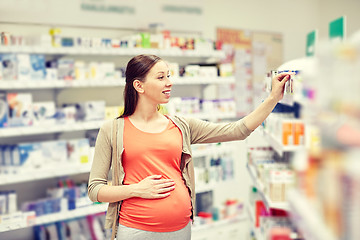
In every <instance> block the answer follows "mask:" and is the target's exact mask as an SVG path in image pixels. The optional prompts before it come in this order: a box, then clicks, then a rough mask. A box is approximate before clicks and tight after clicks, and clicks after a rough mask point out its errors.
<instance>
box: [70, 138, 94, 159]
mask: <svg viewBox="0 0 360 240" xmlns="http://www.w3.org/2000/svg"><path fill="white" fill-rule="evenodd" d="M66 148H67V160H68V161H69V162H71V163H72V164H87V163H89V153H90V144H89V139H87V138H82V139H73V140H67V141H66Z"/></svg>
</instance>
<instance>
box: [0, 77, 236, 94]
mask: <svg viewBox="0 0 360 240" xmlns="http://www.w3.org/2000/svg"><path fill="white" fill-rule="evenodd" d="M171 80H172V82H173V84H174V85H200V84H230V83H234V82H235V77H174V78H171ZM123 86H125V78H121V79H106V80H92V79H87V80H28V81H21V80H4V81H2V82H1V86H0V90H3V91H9V90H27V89H29V90H30V89H67V88H92V87H94V88H95V87H123Z"/></svg>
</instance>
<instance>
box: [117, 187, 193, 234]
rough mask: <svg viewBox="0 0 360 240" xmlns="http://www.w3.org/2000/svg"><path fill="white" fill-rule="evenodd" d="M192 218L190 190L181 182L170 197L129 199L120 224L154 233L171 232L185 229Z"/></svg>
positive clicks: (122, 207)
mask: <svg viewBox="0 0 360 240" xmlns="http://www.w3.org/2000/svg"><path fill="white" fill-rule="evenodd" d="M190 216H191V201H190V195H189V192H188V189H187V188H186V186H185V184H184V183H183V182H182V181H181V182H180V183H179V182H177V183H176V184H175V189H174V190H173V191H172V192H171V194H170V196H168V197H165V198H160V199H143V198H129V199H127V200H124V201H123V203H122V205H121V210H120V224H122V225H125V226H127V227H132V228H137V229H141V230H146V231H154V232H170V231H176V230H179V229H181V228H183V227H185V226H186V225H187V224H188V223H189V221H190Z"/></svg>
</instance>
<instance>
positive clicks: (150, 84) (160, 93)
mask: <svg viewBox="0 0 360 240" xmlns="http://www.w3.org/2000/svg"><path fill="white" fill-rule="evenodd" d="M169 77H170V73H169V67H168V65H167V64H166V63H165V62H164V61H159V62H158V63H156V64H155V65H154V66H153V67H152V68H151V70H150V71H149V73H148V74H147V76H146V78H145V81H144V83H143V89H144V92H143V96H145V97H146V98H147V99H148V100H149V101H152V102H154V104H165V103H168V102H169V99H170V91H171V87H172V82H171V81H170V79H169Z"/></svg>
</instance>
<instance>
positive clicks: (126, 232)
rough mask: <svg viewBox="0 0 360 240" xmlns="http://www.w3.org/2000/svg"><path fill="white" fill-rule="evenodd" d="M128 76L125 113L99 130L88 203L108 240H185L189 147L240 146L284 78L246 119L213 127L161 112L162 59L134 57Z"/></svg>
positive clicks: (167, 91) (166, 85) (190, 202)
mask: <svg viewBox="0 0 360 240" xmlns="http://www.w3.org/2000/svg"><path fill="white" fill-rule="evenodd" d="M125 75H126V85H125V90H124V113H123V114H122V115H121V116H119V117H118V118H116V119H114V120H113V121H108V122H106V123H105V124H104V125H103V126H102V127H101V128H100V131H99V134H98V137H97V140H96V145H95V155H94V160H93V165H92V168H91V171H90V177H89V187H88V193H89V197H90V199H91V200H92V201H94V202H95V201H96V202H108V203H109V208H108V211H107V215H106V222H105V227H106V228H111V227H112V228H113V231H112V239H114V237H115V236H117V239H121V240H127V239H132V240H137V239H141V240H145V239H149V240H162V239H172V240H190V239H191V222H192V219H193V217H194V207H195V205H194V204H195V179H194V165H193V160H192V152H191V144H195V143H217V142H225V141H234V140H242V139H245V138H246V137H247V136H249V135H250V133H251V132H252V131H253V130H254V129H255V128H257V127H258V126H259V125H260V124H261V123H262V122H263V121H264V120H265V118H266V117H267V116H268V115H269V114H270V113H271V111H272V110H273V108H274V107H275V105H276V104H277V102H278V101H279V100H281V99H282V97H283V90H284V85H285V82H286V81H287V80H288V79H289V76H288V75H287V74H280V75H277V76H275V77H274V78H273V80H272V92H271V94H270V95H269V97H268V98H267V99H265V101H264V102H263V103H262V104H261V105H259V106H258V108H256V109H255V110H254V111H253V112H252V113H250V114H249V115H248V116H246V117H244V118H242V119H240V120H238V121H234V122H231V123H211V122H207V121H203V120H200V119H196V118H185V117H180V116H168V115H164V114H162V113H160V112H159V111H158V109H159V104H166V103H167V102H168V101H169V99H170V95H171V88H172V83H171V81H170V79H169V77H170V76H169V67H168V65H167V64H166V62H165V61H163V60H162V59H161V58H159V57H157V56H154V55H138V56H135V57H133V58H132V59H131V60H130V61H129V62H128V65H127V68H126V73H125ZM110 169H111V175H112V184H111V185H110V184H108V179H109V176H108V175H109V171H110Z"/></svg>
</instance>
